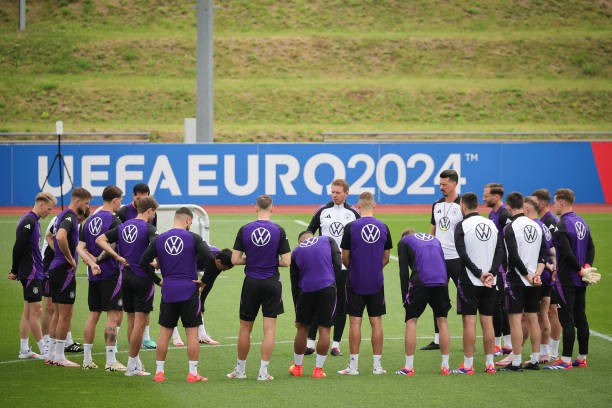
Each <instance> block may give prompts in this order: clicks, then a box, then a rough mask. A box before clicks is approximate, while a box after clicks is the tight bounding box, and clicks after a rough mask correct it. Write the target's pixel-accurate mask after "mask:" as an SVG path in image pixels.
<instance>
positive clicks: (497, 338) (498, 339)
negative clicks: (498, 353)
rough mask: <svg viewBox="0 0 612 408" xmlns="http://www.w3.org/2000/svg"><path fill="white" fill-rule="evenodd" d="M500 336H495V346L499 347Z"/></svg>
mask: <svg viewBox="0 0 612 408" xmlns="http://www.w3.org/2000/svg"><path fill="white" fill-rule="evenodd" d="M501 339H502V338H501V337H496V338H495V347H499V348H501Z"/></svg>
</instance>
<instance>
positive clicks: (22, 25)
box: [19, 0, 26, 31]
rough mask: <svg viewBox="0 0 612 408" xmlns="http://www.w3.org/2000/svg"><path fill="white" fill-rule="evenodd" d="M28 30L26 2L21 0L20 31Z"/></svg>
mask: <svg viewBox="0 0 612 408" xmlns="http://www.w3.org/2000/svg"><path fill="white" fill-rule="evenodd" d="M25 29H26V0H19V31H25Z"/></svg>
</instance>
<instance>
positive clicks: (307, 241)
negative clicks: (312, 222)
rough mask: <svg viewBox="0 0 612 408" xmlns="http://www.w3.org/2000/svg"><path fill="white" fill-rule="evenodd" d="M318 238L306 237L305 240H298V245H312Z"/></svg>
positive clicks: (303, 246) (305, 246)
mask: <svg viewBox="0 0 612 408" xmlns="http://www.w3.org/2000/svg"><path fill="white" fill-rule="evenodd" d="M318 240H319V237H310V238H306V239H305V240H303V241H302V242H300V246H301V247H302V248H307V247H309V246H313V245H314V244H316V243H317V241H318Z"/></svg>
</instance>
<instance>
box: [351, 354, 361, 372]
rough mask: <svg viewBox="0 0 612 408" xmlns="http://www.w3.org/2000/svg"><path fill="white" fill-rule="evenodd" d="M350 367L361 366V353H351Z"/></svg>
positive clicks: (355, 368)
mask: <svg viewBox="0 0 612 408" xmlns="http://www.w3.org/2000/svg"><path fill="white" fill-rule="evenodd" d="M349 368H350V369H351V370H357V369H358V368H359V354H351V355H350V358H349Z"/></svg>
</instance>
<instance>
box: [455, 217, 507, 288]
mask: <svg viewBox="0 0 612 408" xmlns="http://www.w3.org/2000/svg"><path fill="white" fill-rule="evenodd" d="M456 228H457V230H459V229H461V230H462V231H463V237H462V238H463V242H464V244H465V250H466V253H467V256H468V258H469V259H470V260H471V261H472V263H473V264H474V265H475V266H476V267H477V268H478V269H480V270H481V271H482V272H489V271H491V267H492V266H493V259H494V257H495V248H496V247H497V237H498V236H499V233H498V231H497V227H496V226H495V223H494V222H493V221H491V220H490V219H488V218H485V217H483V216H481V215H477V214H474V215H469V216H468V217H466V218H465V219H464V220H463V221H461V222H460V223H459V224H458V225H457V227H456ZM465 271H466V273H467V276H468V278H469V279H470V281H471V282H472V284H473V285H474V286H484V283H482V281H481V280H480V279H479V278H477V277H476V276H475V275H474V274H473V273H472V271H470V269H469V268H468V267H467V266H465ZM496 284H497V276H495V278H494V282H493V285H494V286H495V285H496Z"/></svg>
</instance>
